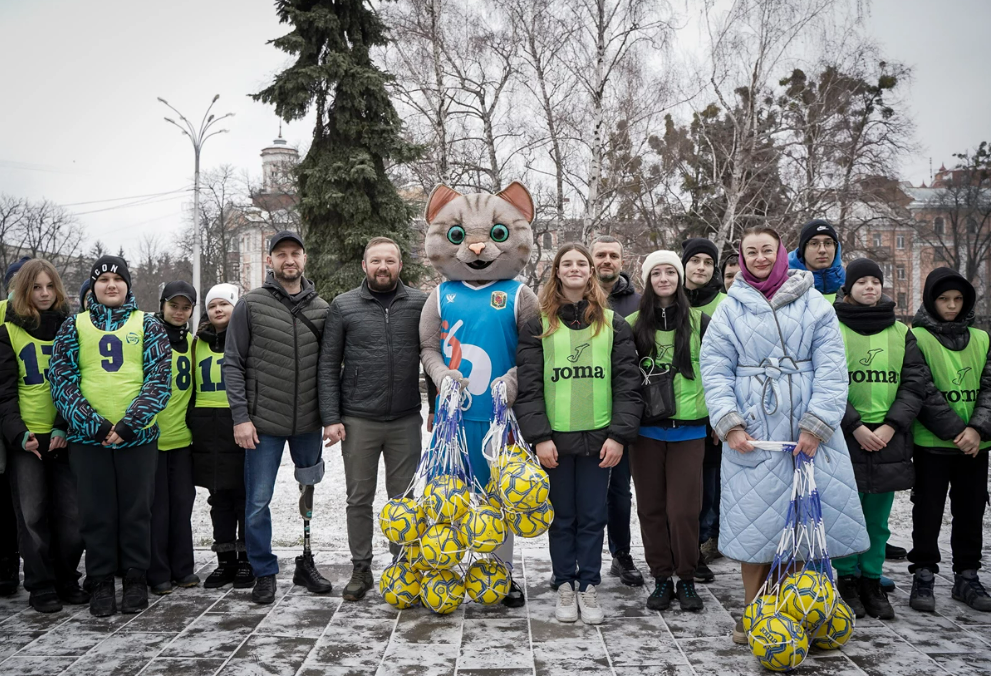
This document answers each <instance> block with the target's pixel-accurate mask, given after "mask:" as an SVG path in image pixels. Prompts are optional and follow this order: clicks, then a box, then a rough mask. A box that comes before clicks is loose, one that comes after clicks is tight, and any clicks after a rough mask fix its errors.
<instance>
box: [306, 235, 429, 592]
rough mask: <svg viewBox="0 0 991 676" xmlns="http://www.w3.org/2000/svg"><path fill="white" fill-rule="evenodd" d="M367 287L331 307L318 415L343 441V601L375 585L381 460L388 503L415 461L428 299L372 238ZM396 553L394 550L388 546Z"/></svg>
mask: <svg viewBox="0 0 991 676" xmlns="http://www.w3.org/2000/svg"><path fill="white" fill-rule="evenodd" d="M361 268H362V269H363V270H364V271H365V281H363V282H362V283H361V286H359V287H358V288H357V289H352V290H351V291H348V292H347V293H343V294H341V295H340V296H338V297H337V298H335V299H334V301H333V302H332V303H331V304H330V314H329V315H328V319H327V323H326V326H325V329H324V334H323V343H322V347H321V350H320V368H319V376H320V377H319V382H320V387H319V391H320V414H321V417H322V418H323V421H324V422H325V423H326V424H327V425H328V426H329V427H328V439H329V441H331V442H337V441H341V442H342V443H341V451H342V454H343V456H344V481H345V484H346V487H347V496H348V506H347V526H348V545H349V546H350V548H351V563H352V564H353V566H354V570H353V572H352V574H351V581H350V582H348V584H347V586H346V587H344V600H345V601H358V600H359V599H361V598H362V597H364V596H365V593H366V592H367V591H368V590H369V589H370V588H371V587H372V584H373V580H372V569H371V565H372V530H373V517H372V501H373V500H374V499H375V487H376V485H377V483H378V464H379V456H380V455H382V456H384V457H385V486H386V490H387V491H388V493H389V496H390V497H396V496H398V495H400V494H402V493H403V492H404V491H406V489H407V488H408V487H409V485H410V483H411V482H412V480H413V475H414V474H415V473H416V467H417V464H418V463H419V462H420V449H421V444H420V428H421V426H422V424H423V421H422V420H421V418H420V385H419V382H420V361H419V359H417V354H418V352H419V347H420V337H419V326H420V311H421V310H422V309H423V304H424V302H425V301H426V300H427V294H425V293H423V292H422V291H420V290H419V289H415V288H412V287H408V286H406V285H404V284H403V283H402V282H401V281H400V279H399V273H400V271H401V270H402V269H403V262H402V254H401V252H400V251H399V246H398V245H397V244H396V243H395V242H394V241H392V240H391V239H389V238H388V237H376V238H374V239H372V240H371V241H369V242H368V245H367V246H366V247H365V255H364V259H363V260H362V262H361ZM393 547H394V551H393V554H396V553H398V549H397V548H395V545H393Z"/></svg>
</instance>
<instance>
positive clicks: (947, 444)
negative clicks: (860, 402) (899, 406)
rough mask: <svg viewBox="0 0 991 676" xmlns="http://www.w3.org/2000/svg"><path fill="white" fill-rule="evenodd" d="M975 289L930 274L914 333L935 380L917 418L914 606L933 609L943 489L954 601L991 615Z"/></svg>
mask: <svg viewBox="0 0 991 676" xmlns="http://www.w3.org/2000/svg"><path fill="white" fill-rule="evenodd" d="M976 295H977V294H976V293H975V291H974V287H973V286H972V285H971V284H970V282H968V281H967V280H966V279H964V278H963V277H962V276H961V275H960V274H959V273H957V272H956V271H955V270H951V269H950V268H937V269H935V270H933V271H932V272H931V273H930V274H929V276H928V277H927V278H926V285H925V288H924V290H923V296H922V307H920V308H919V311H918V312H917V313H916V315H915V319H914V320H913V321H912V332H913V333H914V334H915V337H916V339H917V340H918V344H919V349H920V350H921V351H922V354H923V355H924V356H925V359H926V362H927V364H928V365H929V369H930V370H931V372H932V385H934V387H930V388H929V396H928V397H927V399H926V402H925V405H924V406H923V408H922V410H921V411H920V412H919V417H918V420H917V421H916V422H915V423H914V425H913V427H912V433H913V437H914V441H915V469H916V482H915V490H914V491H913V494H912V503H913V505H914V506H913V509H912V521H913V526H914V528H913V531H912V545H913V546H912V551H911V552H909V554H908V559H909V561H911V562H912V565H911V566H909V570H910V571H911V572H913V573H914V574H915V579H914V580H913V582H912V594H911V598H910V599H909V604H910V605H911V606H912V608H914V609H915V610H921V611H928V612H932V611H934V610H935V609H936V599H935V597H934V596H933V586H934V583H935V574H936V573H937V572H939V566H938V563H939V560H940V555H939V544H938V538H939V530H940V526H941V525H942V522H943V506H944V504H945V502H946V493H947V490H949V493H950V511H951V512H952V514H953V526H952V528H953V533H952V535H951V540H950V543H951V550H952V554H953V572H954V584H953V598H954V599H956V600H958V601H963V602H964V603H966V604H967V605H968V606H970V607H971V608H974V609H975V610H979V611H982V612H991V597H989V596H988V593H987V592H986V591H985V589H984V587H983V586H982V585H981V582H980V580H979V579H978V577H977V569H978V568H980V566H981V547H982V544H983V542H982V539H983V530H982V529H983V524H982V522H983V519H984V508H985V505H986V504H987V501H988V484H987V481H988V448H989V447H991V359H989V358H988V357H989V348H991V339H989V336H988V334H987V333H986V332H985V331H982V330H980V329H975V328H974V327H973V326H972V324H973V323H974V305H975V302H976Z"/></svg>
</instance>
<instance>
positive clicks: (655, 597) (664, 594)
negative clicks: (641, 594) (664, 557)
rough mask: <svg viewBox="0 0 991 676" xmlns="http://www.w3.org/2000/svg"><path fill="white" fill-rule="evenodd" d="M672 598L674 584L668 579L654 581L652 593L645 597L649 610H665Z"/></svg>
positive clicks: (669, 605) (662, 578) (661, 578)
mask: <svg viewBox="0 0 991 676" xmlns="http://www.w3.org/2000/svg"><path fill="white" fill-rule="evenodd" d="M673 598H674V583H673V582H671V578H669V577H658V578H655V579H654V591H653V592H651V594H650V596H648V597H647V607H648V608H650V609H651V610H667V609H668V608H670V607H671V600H672V599H673Z"/></svg>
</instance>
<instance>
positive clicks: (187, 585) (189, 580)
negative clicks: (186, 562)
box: [173, 573, 200, 589]
mask: <svg viewBox="0 0 991 676" xmlns="http://www.w3.org/2000/svg"><path fill="white" fill-rule="evenodd" d="M173 582H174V583H175V586H177V587H182V588H183V589H192V588H193V587H199V586H200V576H199V575H197V574H196V573H192V574H190V575H186V576H185V577H180V578H179V579H178V580H173Z"/></svg>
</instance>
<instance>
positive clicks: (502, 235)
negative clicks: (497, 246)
mask: <svg viewBox="0 0 991 676" xmlns="http://www.w3.org/2000/svg"><path fill="white" fill-rule="evenodd" d="M489 237H491V238H492V241H493V242H505V241H506V240H507V239H509V228H507V227H506V226H505V225H503V224H502V223H496V224H495V225H493V226H492V229H491V230H489Z"/></svg>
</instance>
